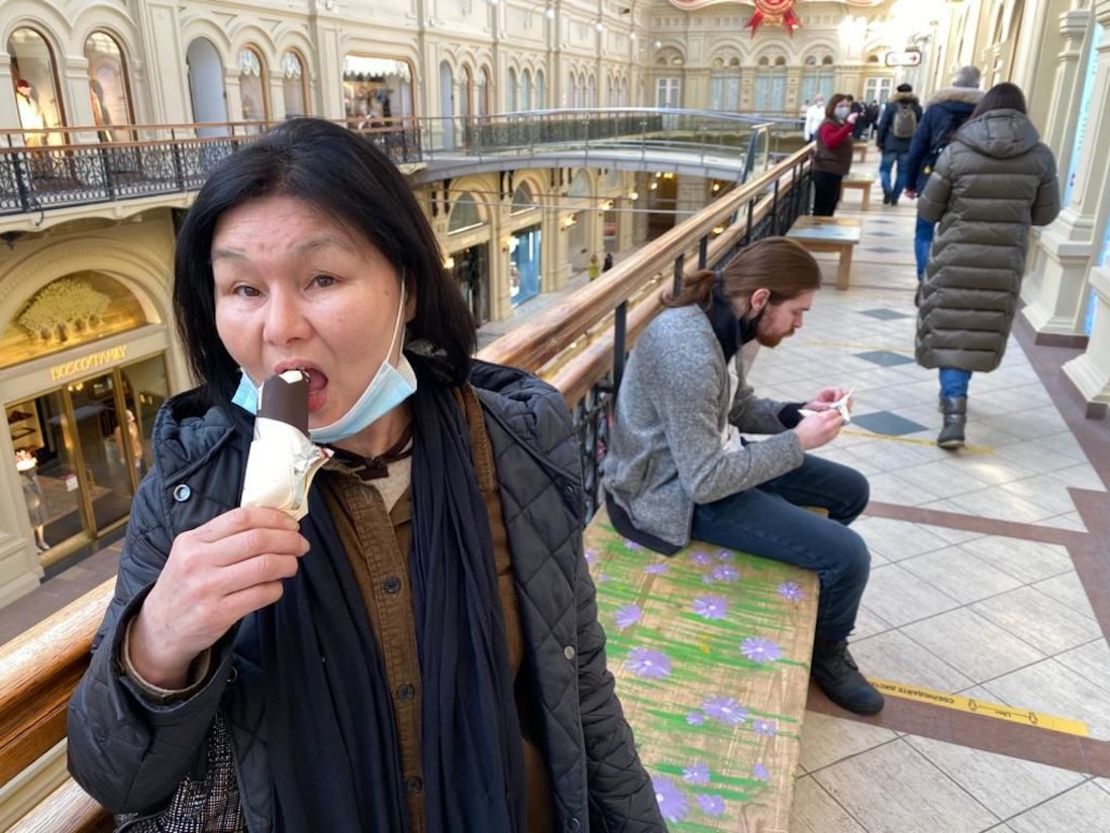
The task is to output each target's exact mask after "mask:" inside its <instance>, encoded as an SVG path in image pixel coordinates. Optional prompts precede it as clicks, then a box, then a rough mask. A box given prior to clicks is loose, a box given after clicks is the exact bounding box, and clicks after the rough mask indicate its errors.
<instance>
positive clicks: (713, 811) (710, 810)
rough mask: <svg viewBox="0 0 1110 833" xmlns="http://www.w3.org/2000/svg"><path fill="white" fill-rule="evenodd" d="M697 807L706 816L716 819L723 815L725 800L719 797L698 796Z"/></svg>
mask: <svg viewBox="0 0 1110 833" xmlns="http://www.w3.org/2000/svg"><path fill="white" fill-rule="evenodd" d="M698 806H699V807H701V811H702V812H703V813H705V814H706V815H707V816H713V818H718V817H720V816H723V815H724V814H725V800H724V799H723V798H721V797H720V796H719V795H699V796H698Z"/></svg>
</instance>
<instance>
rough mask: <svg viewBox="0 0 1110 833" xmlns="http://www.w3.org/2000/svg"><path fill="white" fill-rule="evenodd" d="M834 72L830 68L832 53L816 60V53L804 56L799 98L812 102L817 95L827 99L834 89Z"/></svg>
mask: <svg viewBox="0 0 1110 833" xmlns="http://www.w3.org/2000/svg"><path fill="white" fill-rule="evenodd" d="M835 79H836V73H835V72H834V71H833V69H832V55H825V56H824V58H822V59H821V60H820V61H818V58H817V55H815V54H814V55H808V56H806V59H805V61H803V66H802V87H801V98H802V101H803V102H809V103H810V104H812V103H813V100H814V99H815V98H816V97H817V96H819V95H820V96H824V98H825V100H826V101H828V100H829V98H830V97H831V96H832V94H833V93H834V92H835V91H836V90H835V86H836V84H835Z"/></svg>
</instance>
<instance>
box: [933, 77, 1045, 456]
mask: <svg viewBox="0 0 1110 833" xmlns="http://www.w3.org/2000/svg"><path fill="white" fill-rule="evenodd" d="M1059 213H1060V193H1059V186H1058V184H1057V181H1056V160H1055V158H1053V156H1052V151H1051V150H1049V149H1048V147H1047V146H1046V145H1045V144H1043V143H1042V142H1041V141H1040V137H1039V136H1038V134H1037V129H1036V128H1035V127H1034V126H1033V123H1032V122H1031V121H1029V119H1028V117H1027V116H1026V109H1025V96H1024V95H1022V92H1021V89H1020V88H1019V87H1017V86H1016V85H1014V84H1009V83H1003V84H998V85H997V86H995V87H994V88H992V89H991V90H990V91H989V92H988V93H987V94H986V95H985V96H983V99H982V101H981V102H980V103H979V105H978V106H977V107H976V108H975V111H974V112H973V113H972V114H971V117H970V118H969V119H968V121H967V122H966V123H965V124H964V126H963V127H961V128H960V131H959V132H958V133H957V134H956V136H955V138H954V139H953V141H952V143H951V144H950V145H949V146H948V147H947V148H946V149H945V150H944V152H943V153H942V154H941V156H940V159H939V160H938V161H937V165H936V169H935V170H934V171H933V175H932V176H931V177H929V184H928V186H926V188H925V191H924V192H923V193H922V195H921V200H920V202H919V203H918V206H917V214H918V217H920V218H921V219H923V220H926V221H927V222H932V223H939V224H940V225H939V226H938V228H937V234H936V238H935V240H934V242H933V248H932V252H931V253H930V256H929V264H928V267H927V269H926V275H925V280H924V283H923V285H922V288H921V299H920V305H919V310H918V317H917V351H916V353H917V363H918V364H920V365H921V366H922V367H928V368H934V367H935V368H939V370H940V409H941V411H942V413H943V414H944V427H943V428H942V429H941V432H940V435H939V436H938V437H937V445H939V446H940V447H941V448H947V449H957V448H960V447H961V446H963V444H964V428H965V425H966V422H967V394H968V385H969V382H970V381H971V374H972V373H973V372H977V373H988V372H990V371H992V370H994V369H995V368H996V367H998V365H999V364H1000V363H1001V361H1002V355H1003V353H1004V352H1005V350H1006V340H1007V338H1008V337H1009V335H1010V327H1011V326H1012V324H1013V321H1014V314H1015V313H1016V312H1017V309H1018V297H1019V293H1020V291H1021V279H1022V275H1023V274H1024V272H1025V253H1026V247H1027V243H1028V237H1029V226H1030V225H1034V226H1043V225H1047V224H1048V223H1051V222H1052V221H1053V220H1054V219H1055V218H1056V215H1057V214H1059Z"/></svg>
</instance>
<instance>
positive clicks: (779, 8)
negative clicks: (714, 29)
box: [744, 0, 802, 38]
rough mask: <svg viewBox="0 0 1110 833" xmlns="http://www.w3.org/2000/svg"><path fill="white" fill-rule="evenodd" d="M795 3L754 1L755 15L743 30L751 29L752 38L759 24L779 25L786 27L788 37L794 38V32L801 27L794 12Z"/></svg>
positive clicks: (779, 0) (768, 0) (791, 1)
mask: <svg viewBox="0 0 1110 833" xmlns="http://www.w3.org/2000/svg"><path fill="white" fill-rule="evenodd" d="M795 2H797V0H755V13H754V14H752V17H751V20H749V21H748V22H747V23H746V24H745V26H744V28H745V29H751V30H752V37H753V38H754V37H755V30H756V29H758V28H759V26H760V24H761V23H765V22H766V23H780V24H782V25H783V26H785V27H786V31H788V32H789V33H790V37H794V30H795V29H797V28H798V27H799V26H801V25H802V21H801V20H800V19H799V18H798V15H797V13H796V12H795V11H794V4H795Z"/></svg>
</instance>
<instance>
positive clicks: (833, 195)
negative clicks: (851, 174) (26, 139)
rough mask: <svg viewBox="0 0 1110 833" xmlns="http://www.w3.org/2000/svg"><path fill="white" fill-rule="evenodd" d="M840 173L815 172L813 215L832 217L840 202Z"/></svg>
mask: <svg viewBox="0 0 1110 833" xmlns="http://www.w3.org/2000/svg"><path fill="white" fill-rule="evenodd" d="M842 179H844V177H842V176H841V175H840V174H831V173H828V172H827V171H814V172H813V216H814V217H831V216H832V215H833V212H834V211H836V205H837V203H839V202H840V181H841V180H842Z"/></svg>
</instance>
